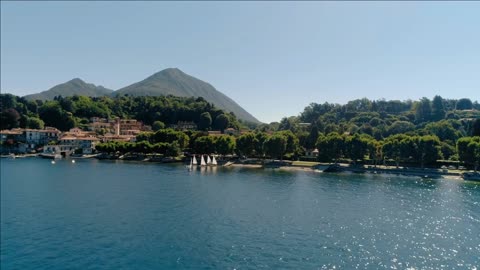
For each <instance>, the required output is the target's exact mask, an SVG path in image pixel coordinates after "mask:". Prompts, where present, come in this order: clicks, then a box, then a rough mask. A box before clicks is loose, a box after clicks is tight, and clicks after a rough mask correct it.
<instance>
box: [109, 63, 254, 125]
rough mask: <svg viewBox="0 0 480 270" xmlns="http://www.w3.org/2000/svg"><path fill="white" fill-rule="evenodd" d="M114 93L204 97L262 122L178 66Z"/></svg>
mask: <svg viewBox="0 0 480 270" xmlns="http://www.w3.org/2000/svg"><path fill="white" fill-rule="evenodd" d="M112 94H113V95H125V94H128V95H129V96H162V95H164V96H166V95H173V96H180V97H192V96H193V97H203V98H204V99H205V100H207V101H208V102H211V103H213V104H215V106H216V107H217V108H220V109H223V110H225V111H229V112H233V113H234V114H235V115H236V116H237V118H239V119H242V120H246V121H249V122H253V123H260V121H258V120H257V119H256V118H255V117H253V116H252V115H251V114H250V113H248V112H247V111H246V110H244V109H243V108H242V107H240V105H238V104H237V103H236V102H235V101H233V100H232V99H231V98H229V97H227V96H226V95H224V94H223V93H221V92H219V91H218V90H217V89H215V87H213V86H212V85H211V84H209V83H207V82H204V81H202V80H199V79H197V78H195V77H192V76H190V75H188V74H186V73H184V72H183V71H181V70H180V69H178V68H168V69H165V70H162V71H160V72H158V73H155V74H153V75H152V76H150V77H148V78H146V79H145V80H143V81H140V82H137V83H134V84H132V85H129V86H127V87H124V88H121V89H119V90H117V91H115V92H113V93H112Z"/></svg>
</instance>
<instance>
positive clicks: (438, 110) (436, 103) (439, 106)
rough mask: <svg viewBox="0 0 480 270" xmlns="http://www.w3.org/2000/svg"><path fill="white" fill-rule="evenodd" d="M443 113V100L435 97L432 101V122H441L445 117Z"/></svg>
mask: <svg viewBox="0 0 480 270" xmlns="http://www.w3.org/2000/svg"><path fill="white" fill-rule="evenodd" d="M445 113H446V111H445V107H444V105H443V98H442V97H441V96H435V97H434V98H433V101H432V120H434V121H440V120H442V119H443V118H444V117H445Z"/></svg>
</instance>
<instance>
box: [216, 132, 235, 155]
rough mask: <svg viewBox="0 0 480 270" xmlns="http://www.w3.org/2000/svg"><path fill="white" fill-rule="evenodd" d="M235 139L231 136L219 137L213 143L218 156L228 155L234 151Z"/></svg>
mask: <svg viewBox="0 0 480 270" xmlns="http://www.w3.org/2000/svg"><path fill="white" fill-rule="evenodd" d="M235 147H236V143H235V138H234V137H232V136H220V137H218V139H217V140H216V142H215V148H216V150H217V152H218V153H219V154H220V155H228V154H231V153H233V151H235Z"/></svg>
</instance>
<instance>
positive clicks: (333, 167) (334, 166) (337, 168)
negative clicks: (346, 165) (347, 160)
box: [323, 164, 343, 172]
mask: <svg viewBox="0 0 480 270" xmlns="http://www.w3.org/2000/svg"><path fill="white" fill-rule="evenodd" d="M342 171H343V168H342V166H340V165H339V164H332V165H330V166H328V167H327V168H326V169H325V170H323V172H342Z"/></svg>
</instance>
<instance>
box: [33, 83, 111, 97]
mask: <svg viewBox="0 0 480 270" xmlns="http://www.w3.org/2000/svg"><path fill="white" fill-rule="evenodd" d="M112 92H113V90H110V89H107V88H105V87H103V86H96V85H94V84H91V83H86V82H84V81H82V80H81V79H78V78H75V79H73V80H70V81H68V82H66V83H62V84H59V85H56V86H54V87H52V88H50V89H49V90H47V91H43V92H40V93H37V94H31V95H26V96H25V97H24V98H25V99H28V100H37V99H39V100H52V99H53V98H54V97H55V96H62V97H70V96H73V95H79V96H89V97H100V96H107V95H110V94H111V93H112Z"/></svg>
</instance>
